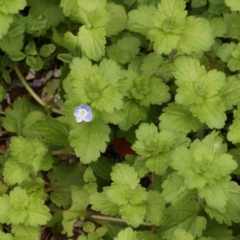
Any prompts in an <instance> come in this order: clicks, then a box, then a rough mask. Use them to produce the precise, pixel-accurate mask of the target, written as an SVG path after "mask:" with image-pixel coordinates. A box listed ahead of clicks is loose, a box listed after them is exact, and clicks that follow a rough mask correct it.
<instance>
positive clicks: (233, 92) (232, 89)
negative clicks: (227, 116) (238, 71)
mask: <svg viewBox="0 0 240 240" xmlns="http://www.w3.org/2000/svg"><path fill="white" fill-rule="evenodd" d="M239 90H240V79H239V77H238V76H237V75H234V76H230V77H228V78H227V83H226V84H225V86H224V87H223V88H222V90H221V91H220V96H221V98H222V100H223V102H224V105H225V107H226V110H231V109H232V108H233V106H234V105H238V104H239V103H240V95H239V94H238V92H239Z"/></svg>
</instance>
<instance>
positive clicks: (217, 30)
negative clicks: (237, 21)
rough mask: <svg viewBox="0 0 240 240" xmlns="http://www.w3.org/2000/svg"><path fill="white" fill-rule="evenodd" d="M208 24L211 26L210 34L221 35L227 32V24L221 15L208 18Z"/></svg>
mask: <svg viewBox="0 0 240 240" xmlns="http://www.w3.org/2000/svg"><path fill="white" fill-rule="evenodd" d="M210 26H211V28H212V31H213V32H212V34H213V36H214V37H223V36H224V34H225V33H226V32H227V24H226V23H225V22H224V20H223V18H221V17H215V18H212V19H211V20H210Z"/></svg>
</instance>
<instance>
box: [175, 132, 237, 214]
mask: <svg viewBox="0 0 240 240" xmlns="http://www.w3.org/2000/svg"><path fill="white" fill-rule="evenodd" d="M171 167H173V168H174V169H175V170H178V174H179V175H180V176H183V177H184V179H185V180H184V184H185V186H186V187H187V188H190V189H198V192H199V195H200V196H201V197H203V198H205V199H206V201H207V203H208V205H209V206H212V207H214V208H216V209H220V210H221V209H225V206H226V202H227V199H228V190H227V188H228V184H229V179H228V176H229V174H231V173H232V172H233V170H234V169H236V167H237V164H236V162H235V161H234V160H233V159H232V156H231V155H229V154H226V145H225V144H223V143H222V139H221V137H219V136H218V134H217V133H215V132H213V133H212V134H210V135H208V136H207V137H205V138H204V139H203V140H202V142H201V141H199V140H195V141H194V142H193V143H192V144H191V145H190V149H187V148H186V147H177V148H176V149H175V150H174V151H173V152H172V154H171Z"/></svg>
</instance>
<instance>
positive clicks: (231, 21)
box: [224, 12, 240, 39]
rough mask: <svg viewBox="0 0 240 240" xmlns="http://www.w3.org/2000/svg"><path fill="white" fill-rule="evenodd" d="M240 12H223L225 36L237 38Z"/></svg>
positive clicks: (239, 26)
mask: <svg viewBox="0 0 240 240" xmlns="http://www.w3.org/2000/svg"><path fill="white" fill-rule="evenodd" d="M239 21H240V14H239V13H238V12H230V13H226V14H224V22H225V23H226V24H227V32H226V34H225V38H234V39H239V31H240V25H239V24H238V22H239Z"/></svg>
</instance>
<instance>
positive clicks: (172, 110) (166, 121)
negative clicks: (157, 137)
mask: <svg viewBox="0 0 240 240" xmlns="http://www.w3.org/2000/svg"><path fill="white" fill-rule="evenodd" d="M159 120H160V121H161V122H160V124H159V128H160V129H161V130H164V129H167V130H172V131H176V132H183V133H188V132H190V131H194V132H196V131H197V130H198V129H199V128H200V127H201V126H202V124H201V122H200V120H199V119H198V118H196V117H194V116H193V115H192V113H191V112H190V111H189V108H188V107H187V106H185V105H182V104H177V103H170V104H169V105H168V107H166V108H164V109H163V113H162V114H161V116H160V117H159Z"/></svg>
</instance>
